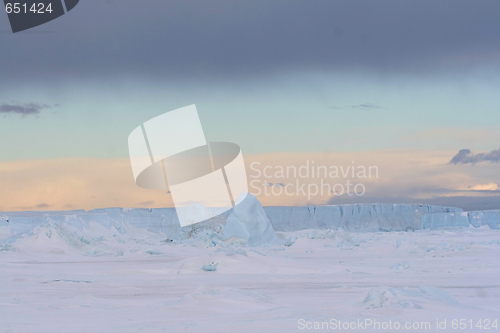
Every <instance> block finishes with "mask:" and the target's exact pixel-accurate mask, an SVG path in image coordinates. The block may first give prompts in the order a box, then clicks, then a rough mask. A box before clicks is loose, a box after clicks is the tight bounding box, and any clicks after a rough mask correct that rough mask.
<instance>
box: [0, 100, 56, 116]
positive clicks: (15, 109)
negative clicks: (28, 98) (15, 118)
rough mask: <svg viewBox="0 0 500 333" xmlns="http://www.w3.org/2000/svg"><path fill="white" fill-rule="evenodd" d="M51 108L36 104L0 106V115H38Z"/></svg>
mask: <svg viewBox="0 0 500 333" xmlns="http://www.w3.org/2000/svg"><path fill="white" fill-rule="evenodd" d="M49 108H51V106H50V105H47V104H37V103H28V104H6V103H4V104H1V105H0V113H3V114H20V115H23V116H29V115H34V114H39V113H40V111H41V110H43V109H49Z"/></svg>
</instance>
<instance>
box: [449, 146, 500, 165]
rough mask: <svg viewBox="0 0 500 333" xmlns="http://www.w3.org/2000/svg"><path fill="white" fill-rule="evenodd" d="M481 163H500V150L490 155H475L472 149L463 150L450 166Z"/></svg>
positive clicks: (452, 160)
mask: <svg viewBox="0 0 500 333" xmlns="http://www.w3.org/2000/svg"><path fill="white" fill-rule="evenodd" d="M481 162H490V163H498V162H500V149H497V150H493V151H491V152H489V153H479V154H474V153H472V152H471V151H470V149H462V150H460V151H459V152H458V154H456V155H455V156H454V157H453V158H452V159H451V161H450V162H449V164H454V165H457V164H478V163H481Z"/></svg>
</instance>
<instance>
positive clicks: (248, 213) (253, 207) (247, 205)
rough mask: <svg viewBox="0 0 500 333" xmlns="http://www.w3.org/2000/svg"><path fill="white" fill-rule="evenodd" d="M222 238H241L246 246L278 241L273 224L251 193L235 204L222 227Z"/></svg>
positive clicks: (267, 244)
mask: <svg viewBox="0 0 500 333" xmlns="http://www.w3.org/2000/svg"><path fill="white" fill-rule="evenodd" d="M223 234H224V238H225V239H229V238H231V237H237V238H243V239H245V240H246V242H247V244H248V246H269V245H273V244H277V243H278V237H277V236H276V233H275V232H274V229H273V226H272V224H271V222H270V221H269V218H268V217H267V215H266V212H265V211H264V209H263V208H262V205H261V204H260V202H259V200H257V198H256V197H254V196H253V195H251V194H248V195H247V196H246V198H245V199H244V200H243V201H242V202H240V203H239V204H238V205H236V206H235V207H234V209H233V212H232V213H231V214H230V215H229V217H228V218H227V222H226V227H225V228H224V232H223Z"/></svg>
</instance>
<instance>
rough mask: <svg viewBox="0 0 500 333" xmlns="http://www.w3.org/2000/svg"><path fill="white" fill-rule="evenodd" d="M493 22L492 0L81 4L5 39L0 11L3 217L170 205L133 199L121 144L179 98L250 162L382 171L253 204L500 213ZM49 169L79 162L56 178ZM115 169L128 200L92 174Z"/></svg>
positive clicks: (499, 62) (497, 36)
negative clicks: (418, 206)
mask: <svg viewBox="0 0 500 333" xmlns="http://www.w3.org/2000/svg"><path fill="white" fill-rule="evenodd" d="M499 32H500V3H499V2H498V1H495V0H492V1H481V0H479V1H474V2H471V1H457V0H453V1H442V0H438V1H381V0H377V1H352V0H351V1H251V2H250V1H245V2H243V1H240V2H238V1H212V2H206V1H160V0H150V1H141V2H138V1H128V0H123V1H112V0H107V1H97V0H96V1H85V0H82V1H80V3H79V4H78V6H77V7H75V9H74V10H72V11H71V12H69V13H68V14H66V15H64V16H62V17H60V18H58V19H56V20H54V21H51V22H49V23H47V24H44V25H42V26H39V27H36V28H33V29H31V30H28V31H25V32H20V33H16V34H12V33H11V32H10V26H9V23H8V18H7V15H5V14H4V15H0V39H1V40H2V43H0V64H1V66H2V69H1V71H0V140H1V142H2V144H1V146H0V189H1V188H9V192H8V194H6V191H0V193H2V194H0V202H3V203H0V210H4V211H6V210H21V209H67V208H68V207H70V206H71V207H72V208H74V209H77V208H83V209H91V208H97V207H105V206H107V205H108V206H109V205H113V206H141V207H142V206H150V205H154V206H161V205H169V204H170V203H169V201H168V200H169V199H168V195H167V199H156V200H154V198H153V197H152V196H156V195H157V194H156V192H155V194H153V193H152V192H151V193H146V192H143V191H142V190H141V191H140V193H139V192H137V193H136V194H132V192H134V190H133V185H134V184H133V178H132V180H131V183H130V179H131V177H132V176H131V170H129V166H128V165H127V162H126V161H127V158H128V148H127V138H128V135H129V134H130V132H131V131H132V130H133V129H134V128H136V127H137V126H138V125H139V124H141V123H143V122H145V121H147V120H149V119H151V118H153V117H155V116H157V115H160V114H162V113H164V112H167V111H170V110H174V109H177V108H180V107H183V106H186V105H191V104H196V106H197V109H198V112H199V116H200V120H201V122H202V125H203V129H204V131H205V135H206V138H207V140H208V141H228V142H234V143H237V144H238V145H240V147H241V149H242V151H243V153H244V154H245V156H248V157H247V159H248V160H249V161H259V160H261V161H268V163H274V164H276V163H281V160H280V159H279V158H280V156H281V158H284V157H283V156H285V155H280V154H281V153H283V154H292V155H286V156H288V157H287V158H286V159H285V160H286V161H288V162H287V163H292V164H295V165H297V166H298V165H301V164H303V163H305V161H307V160H311V161H312V160H313V159H314V158H317V157H315V156H316V155H315V154H318V153H321V154H323V156H328V157H327V160H325V162H324V164H328V165H339V164H340V162H341V161H342V163H344V164H349V161H348V158H347V157H346V156H351V157H352V158H355V159H356V160H358V161H360V160H363V161H364V162H365V163H369V164H370V165H379V166H380V167H381V169H384V170H388V171H386V172H385V173H382V172H381V175H380V176H381V180H379V181H378V182H379V183H377V184H378V185H377V186H376V185H375V184H372V187H371V188H370V187H369V186H367V193H366V194H365V195H364V196H363V197H355V198H342V197H331V196H330V197H328V196H314V197H313V198H312V199H310V200H309V199H307V200H306V199H304V198H300V199H299V198H281V199H277V198H273V199H270V198H261V201H263V203H264V204H280V205H288V204H289V205H295V204H325V203H347V202H349V203H353V202H367V200H369V201H370V202H382V201H383V202H393V201H405V202H414V201H418V202H425V203H432V204H446V205H458V206H460V207H466V208H467V209H494V208H497V209H500V200H498V199H499V197H498V190H497V189H496V187H495V185H496V184H500V172H498V171H497V170H498V169H499V158H498V154H499V153H498V149H499V148H500V140H499V139H500V133H499V131H498V126H499V125H500V112H498V111H499V107H500V94H498V91H500V75H499V74H500V33H499ZM269 154H271V155H269ZM345 154H347V155H345ZM349 154H351V155H349ZM387 154H389V155H390V156H395V158H394V159H391V160H392V161H393V164H392V165H391V166H386V164H387V163H386V162H387V156H388V155H387ZM269 156H274V158H273V159H270V158H269ZM398 156H399V157H398ZM436 156H439V158H437V157H436ZM61 161H65V162H64V163H63V164H64V165H86V166H87V167H86V168H83V169H82V168H81V167H79V168H75V170H76V169H78V170H77V171H71V173H70V174H67V178H61V175H57V174H54V173H53V172H51V170H54V169H55V168H57V167H56V166H57V165H59V164H60V163H61ZM124 161H125V162H124ZM423 161H432V162H429V163H431V165H432V167H430V169H428V168H427V167H423V166H422V164H425V163H427V162H425V163H424V162H423ZM410 162H411V163H410ZM450 162H452V163H450ZM262 163H264V162H262ZM111 165H114V166H116V168H117V169H116V170H117V171H116V173H119V172H118V170H120V172H121V173H120V177H121V178H120V179H123V181H125V179H127V182H129V183H130V186H129V187H127V188H128V189H129V191H131V192H130V198H128V197H127V195H126V194H124V193H122V192H123V191H124V190H123V189H121V190H119V188H120V187H119V186H117V185H116V184H114V185H113V184H106V185H104V184H103V183H102V182H93V181H92V179H93V178H92V177H94V176H95V177H97V178H99V177H100V175H101V176H102V174H103V172H104V171H103V168H106V167H105V166H111ZM247 165H248V163H247ZM425 165H427V164H425ZM13 166H15V167H13ZM44 168H48V170H45V169H44ZM111 169H113V168H111ZM42 174H43V175H44V176H43V177H42V176H36V175H42ZM437 174H439V175H442V176H443V177H444V178H446V179H447V180H446V181H444V180H443V182H444V183H440V182H437V183H436V179H435V178H433V177H434V176H436V175H437ZM91 175H94V176H91ZM395 175H396V176H395ZM410 178H411V179H410ZM444 178H443V179H444ZM28 179H31V180H32V181H30V182H28V183H27V180H28ZM117 181H118V180H117ZM269 181H270V182H274V181H278V180H269ZM75 182H76V183H78V182H81V184H84V186H85V188H86V190H85V191H84V193H85V194H83V192H81V191H78V190H77V186H76V185H75V184H76V183H75ZM380 183H383V184H384V185H383V186H382V185H381V184H380ZM35 184H36V188H37V190H36V191H34V188H33V186H35ZM91 184H92V185H91ZM417 185H419V186H417ZM103 186H108V187H109V188H107V189H104V188H102V187H103ZM54 188H57V189H58V190H56V191H55V190H53V189H54ZM51 189H52V190H51ZM54 191H55V192H54ZM119 192H120V193H119ZM13 193H15V195H12V194H13ZM34 193H37V194H36V195H35V194H34ZM47 193H52V194H51V197H50V198H51V199H50V200H48V199H49V196H48V194H47ZM54 193H56V194H57V195H56V194H54ZM64 193H66V197H67V196H68V195H69V194H68V193H72V194H71V195H70V197H71V201H72V202H71V203H70V202H65V195H63V194H64ZM79 193H82V194H79ZM104 193H105V195H104ZM96 194H100V195H101V194H102V196H103V197H102V198H101V199H96V198H97V197H98V196H96ZM92 197H95V198H92ZM104 197H106V199H104ZM160 197H161V196H160ZM13 198H16V199H15V200H14V199H13ZM132 198H133V199H132ZM162 200H163V201H162ZM165 200H166V201H165ZM65 207H66V208H65Z"/></svg>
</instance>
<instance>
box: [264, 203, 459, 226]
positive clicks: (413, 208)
mask: <svg viewBox="0 0 500 333" xmlns="http://www.w3.org/2000/svg"><path fill="white" fill-rule="evenodd" d="M264 210H265V211H266V214H267V216H268V217H269V220H270V221H271V223H272V225H273V227H274V229H275V230H276V231H298V230H303V229H333V230H337V229H338V228H342V229H343V230H345V231H347V232H375V231H408V230H418V229H420V228H421V220H422V217H423V216H425V215H428V214H438V213H460V212H462V209H460V208H455V207H442V206H432V205H406V204H380V203H376V204H357V205H341V206H331V205H329V206H309V207H264Z"/></svg>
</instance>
